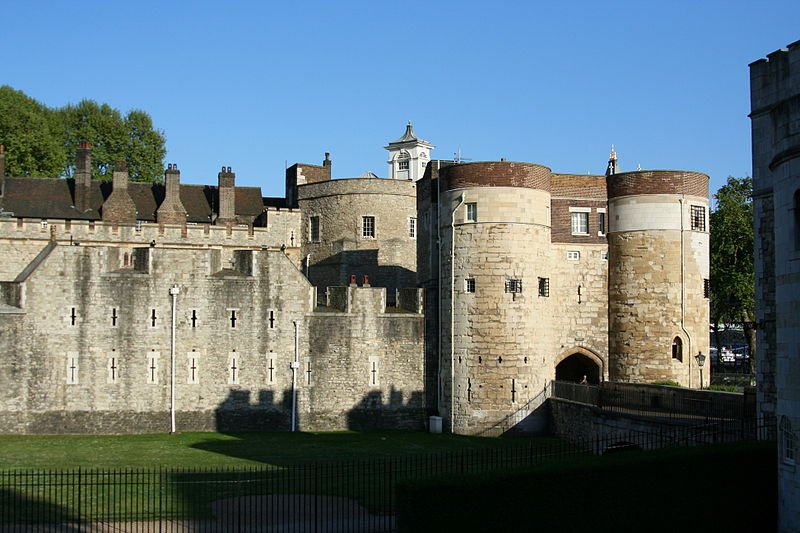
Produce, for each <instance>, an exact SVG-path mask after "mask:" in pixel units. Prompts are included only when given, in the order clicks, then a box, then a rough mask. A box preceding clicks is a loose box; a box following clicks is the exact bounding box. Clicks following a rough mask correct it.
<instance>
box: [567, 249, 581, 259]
mask: <svg viewBox="0 0 800 533" xmlns="http://www.w3.org/2000/svg"><path fill="white" fill-rule="evenodd" d="M580 258H581V253H580V252H579V251H578V250H569V251H568V252H567V260H568V261H579V260H580Z"/></svg>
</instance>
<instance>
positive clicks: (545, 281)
mask: <svg viewBox="0 0 800 533" xmlns="http://www.w3.org/2000/svg"><path fill="white" fill-rule="evenodd" d="M539 296H542V297H544V298H548V297H549V296H550V278H539Z"/></svg>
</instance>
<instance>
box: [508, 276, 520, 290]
mask: <svg viewBox="0 0 800 533" xmlns="http://www.w3.org/2000/svg"><path fill="white" fill-rule="evenodd" d="M506 292H510V293H513V294H520V293H522V280H521V279H518V278H511V279H507V280H506Z"/></svg>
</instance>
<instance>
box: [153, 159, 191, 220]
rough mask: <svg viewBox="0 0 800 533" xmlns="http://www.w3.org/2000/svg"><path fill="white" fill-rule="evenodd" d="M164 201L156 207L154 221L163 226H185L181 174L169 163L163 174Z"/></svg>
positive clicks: (174, 165) (176, 166)
mask: <svg viewBox="0 0 800 533" xmlns="http://www.w3.org/2000/svg"><path fill="white" fill-rule="evenodd" d="M164 187H165V188H166V193H165V195H164V201H163V202H162V203H161V205H160V206H159V207H158V211H157V212H156V220H157V221H158V222H159V223H164V224H186V208H185V207H183V203H181V172H180V171H179V170H178V165H176V164H174V163H170V164H169V165H167V171H166V172H164Z"/></svg>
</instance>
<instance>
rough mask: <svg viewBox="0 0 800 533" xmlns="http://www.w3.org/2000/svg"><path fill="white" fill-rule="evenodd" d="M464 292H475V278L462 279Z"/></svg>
mask: <svg viewBox="0 0 800 533" xmlns="http://www.w3.org/2000/svg"><path fill="white" fill-rule="evenodd" d="M464 292H475V278H466V279H465V280H464Z"/></svg>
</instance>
